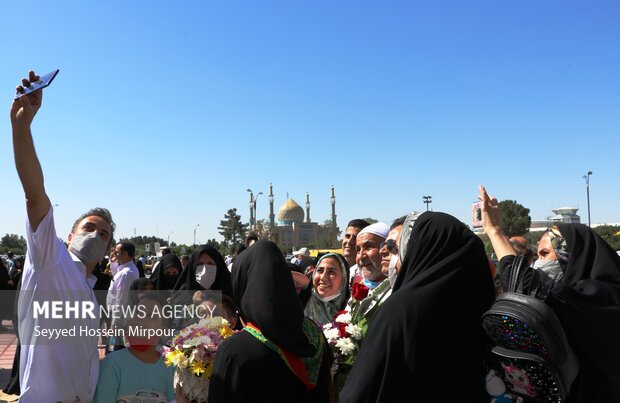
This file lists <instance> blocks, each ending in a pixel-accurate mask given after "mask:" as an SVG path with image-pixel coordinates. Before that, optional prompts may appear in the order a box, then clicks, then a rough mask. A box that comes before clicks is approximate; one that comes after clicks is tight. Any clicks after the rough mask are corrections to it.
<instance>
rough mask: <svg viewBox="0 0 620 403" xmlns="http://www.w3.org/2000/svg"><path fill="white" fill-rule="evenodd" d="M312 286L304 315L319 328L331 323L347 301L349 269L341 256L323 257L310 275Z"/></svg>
mask: <svg viewBox="0 0 620 403" xmlns="http://www.w3.org/2000/svg"><path fill="white" fill-rule="evenodd" d="M312 286H313V289H312V297H311V298H310V301H308V304H307V305H306V309H305V311H304V314H305V315H306V317H308V318H310V319H312V320H313V321H314V322H316V324H318V325H319V326H323V325H325V324H327V323H331V322H333V320H334V315H335V314H336V313H337V312H338V311H340V310H342V309H344V308H345V306H346V304H347V301H348V300H349V267H348V265H347V263H346V262H345V260H344V259H343V258H342V256H340V255H338V254H335V253H329V254H327V255H323V256H322V257H321V259H319V261H318V263H317V265H316V269H315V270H314V272H313V273H312Z"/></svg>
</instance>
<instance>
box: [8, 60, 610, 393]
mask: <svg viewBox="0 0 620 403" xmlns="http://www.w3.org/2000/svg"><path fill="white" fill-rule="evenodd" d="M37 78H38V77H37V76H36V75H35V74H34V73H33V72H31V73H30V76H29V77H28V79H24V80H23V82H22V85H24V86H28V85H29V84H30V82H33V81H36V80H37ZM18 90H19V88H18ZM41 101H42V91H37V92H34V93H32V94H30V95H27V96H25V95H24V96H21V97H20V98H19V99H17V100H16V101H14V103H13V105H12V107H11V113H10V115H11V123H12V128H13V144H14V152H15V164H16V168H17V172H18V174H19V177H20V180H21V183H22V186H23V190H24V193H25V198H26V210H27V237H26V239H27V255H26V258H25V263H24V266H23V270H22V273H20V276H21V278H20V279H18V280H19V281H20V284H19V286H18V289H19V290H20V293H19V300H18V302H17V305H16V306H17V319H16V323H18V330H19V339H20V343H21V348H20V356H19V358H18V360H19V365H18V367H19V382H20V385H19V386H20V388H21V390H20V392H21V397H20V401H22V402H25V403H40V402H48V401H53V402H90V401H95V402H104V403H108V402H117V401H132V400H128V399H129V397H130V396H137V393H139V392H141V391H150V392H157V393H156V396H157V397H153V398H152V399H155V400H140V401H144V402H148V401H157V402H160V401H167V402H175V401H176V402H179V403H182V402H189V401H190V400H189V399H188V397H187V396H186V395H185V394H184V392H183V390H182V389H181V388H180V387H178V386H177V387H175V384H174V369H173V368H170V367H168V366H166V365H164V362H163V360H162V357H161V350H160V347H161V345H162V344H165V343H166V339H165V338H160V339H157V340H155V341H153V339H152V338H150V337H147V338H144V337H143V338H140V337H134V338H127V339H125V340H121V341H120V342H119V341H112V340H106V342H107V343H108V348H107V350H108V354H107V355H106V357H105V358H104V359H103V360H100V358H99V354H98V349H97V345H98V343H99V342H100V341H101V339H99V338H97V337H96V336H89V337H81V338H74V339H72V340H71V341H70V342H67V341H66V340H63V339H59V340H56V341H54V342H52V341H45V340H43V339H42V338H41V337H40V336H38V335H37V328H39V327H45V326H46V325H49V326H51V324H50V323H47V321H48V319H47V318H45V317H40V315H39V316H37V312H36V311H35V308H34V304H35V303H36V302H38V301H39V300H40V299H41V298H42V297H43V296H49V295H53V296H55V297H57V298H58V299H60V300H67V299H70V300H71V301H79V302H85V303H89V304H92V305H93V306H95V305H96V306H98V305H99V304H100V303H101V304H105V305H107V306H108V307H110V306H111V307H114V306H127V305H132V304H134V305H135V304H143V305H144V306H145V307H146V309H147V311H148V312H153V311H156V310H158V309H160V308H161V307H163V306H165V305H167V304H174V305H183V306H193V305H194V306H205V307H211V306H212V305H217V304H218V303H219V304H221V305H222V307H221V309H220V310H219V311H218V312H219V315H221V316H222V317H224V318H225V319H226V320H227V323H230V325H231V328H233V329H235V330H236V332H235V333H234V334H233V335H232V336H231V337H228V338H226V339H225V340H224V341H223V342H222V343H221V344H220V345H219V347H218V349H217V352H216V354H215V359H214V363H213V368H212V373H211V376H210V380H209V382H208V400H209V402H240V403H242V402H274V401H275V402H280V401H282V402H283V401H296V402H335V401H339V402H343V403H349V402H351V403H353V402H394V401H412V402H448V401H450V402H451V401H464V402H486V401H491V399H495V398H497V397H493V396H495V395H490V394H489V393H490V392H489V390H488V389H485V379H486V378H487V376H488V374H487V372H488V370H489V368H488V366H487V365H486V364H485V354H486V353H487V352H488V349H489V345H490V343H489V338H488V336H487V335H486V334H485V332H484V331H483V328H482V326H481V317H482V316H483V314H484V313H485V312H487V311H488V310H489V309H490V308H491V306H492V304H493V303H494V301H495V300H496V298H497V296H498V294H501V293H502V292H503V290H506V289H508V287H509V286H510V285H509V284H508V282H510V281H511V280H510V275H509V274H510V273H511V272H512V271H513V266H517V265H521V264H523V263H522V262H523V261H525V262H526V263H525V264H523V265H524V268H523V270H522V272H523V273H524V274H523V275H522V278H523V279H527V280H523V281H522V282H523V286H522V287H521V288H520V292H522V293H523V295H528V296H532V297H533V298H537V299H538V300H540V301H543V302H544V303H545V304H547V305H548V306H550V307H551V308H552V309H553V311H554V312H555V314H556V315H557V317H558V319H559V321H560V323H561V325H562V328H563V330H564V332H565V333H566V337H567V340H568V344H569V345H570V347H571V348H572V350H574V351H575V354H576V356H577V359H578V361H579V372H578V375H577V377H576V378H575V379H574V381H573V382H572V385H570V392H569V394H568V396H567V398H566V401H568V402H611V401H616V400H617V399H618V396H620V343H618V340H620V256H618V255H617V254H616V252H615V251H613V250H612V249H611V247H609V245H608V244H607V243H606V242H605V241H604V240H603V239H602V238H601V237H600V236H598V235H597V234H596V233H595V232H594V231H592V230H591V229H590V228H589V227H587V226H585V225H580V224H564V225H558V226H557V227H554V228H550V229H549V230H548V231H546V232H544V233H543V236H542V238H541V240H540V242H539V244H538V250H537V253H536V254H532V252H531V251H529V250H527V248H520V245H521V244H520V243H519V242H518V240H517V242H515V241H514V240H513V241H512V242H511V240H510V239H509V238H508V237H506V236H505V235H504V234H503V233H502V232H501V229H500V220H501V214H500V211H499V207H498V202H497V199H496V198H494V197H492V196H489V195H488V194H487V192H486V189H484V188H482V187H481V188H480V189H479V197H480V199H481V201H482V205H481V215H482V223H483V230H484V232H485V233H486V234H487V235H488V236H489V238H490V240H491V242H492V244H493V248H494V250H495V254H496V255H497V257H498V259H499V265H498V267H494V265H493V264H492V263H491V261H490V260H489V259H488V257H487V254H486V252H485V248H484V245H483V243H482V241H481V239H480V237H479V236H477V235H476V234H474V233H473V232H472V231H471V230H470V229H469V227H468V226H467V225H465V224H463V223H462V222H460V221H459V220H457V219H456V218H454V217H452V216H451V215H449V214H445V213H440V212H424V213H412V214H408V215H405V216H403V217H399V218H396V219H395V220H394V221H393V223H391V225H388V224H386V223H381V222H378V223H374V224H369V223H368V222H366V221H364V220H359V219H358V220H352V221H351V222H349V224H348V225H347V227H346V229H345V231H344V234H343V240H342V250H341V253H328V254H325V255H323V256H320V257H319V258H318V259H317V260H316V261H315V260H314V259H313V258H311V257H310V256H309V251H308V250H307V248H301V249H300V250H298V251H295V252H294V254H295V257H294V259H293V260H292V261H287V260H286V259H285V257H284V255H283V254H282V252H281V251H280V249H279V248H278V246H277V245H276V244H275V243H273V242H271V241H269V240H261V239H258V237H251V238H250V239H248V242H247V243H246V244H245V245H243V246H240V247H239V248H238V250H236V253H235V256H234V259H233V258H231V259H229V260H225V259H224V257H223V256H222V255H221V254H220V252H219V251H218V250H217V249H215V248H213V247H210V246H202V247H199V248H197V249H196V250H195V251H193V253H192V254H191V255H190V256H189V258H188V259H187V262H185V263H182V262H181V260H180V259H179V257H177V256H176V255H174V254H172V253H169V254H166V255H164V256H162V257H161V259H160V260H159V262H158V263H157V266H156V267H154V270H153V272H152V274H151V276H150V278H145V277H144V275H143V274H142V273H141V270H139V269H138V267H137V266H136V264H135V262H136V259H135V248H134V246H133V245H132V244H130V243H119V244H117V245H111V241H112V239H113V235H114V229H115V224H114V221H113V219H112V216H111V214H110V212H109V211H108V210H106V209H104V208H95V209H92V210H89V211H88V212H86V213H84V214H82V215H81V216H79V217H78V218H77V219H76V221H75V223H74V225H73V227H72V228H71V232H70V234H69V236H68V238H67V244H66V245H65V244H64V243H63V242H62V241H60V240H59V238H58V237H57V233H56V228H55V226H54V212H53V207H52V205H51V203H50V200H49V198H48V196H47V193H46V190H45V187H44V181H43V171H42V169H41V166H40V164H39V160H38V158H37V155H36V153H35V149H34V141H33V138H32V133H31V131H30V125H31V122H32V120H33V119H34V117H35V115H36V113H37V111H38V110H39V108H40V107H41ZM106 253H109V256H110V261H109V265H106V266H104V267H102V266H101V261H102V260H103V258H104V255H105V254H106ZM519 255H525V256H527V258H526V259H517V258H516V257H517V256H519ZM108 266H109V270H110V276H109V278H108V280H107V283H105V285H103V286H102V284H101V281H104V280H105V277H102V276H101V273H102V271H104V269H105V268H108ZM2 272H3V271H0V274H1V273H2ZM7 275H8V271H7ZM11 279H13V280H15V277H11ZM98 282H99V285H97V283H98ZM498 284H499V285H498ZM12 286H14V287H15V286H16V284H14V283H12ZM93 288H106V289H107V290H108V292H107V297H106V299H105V300H102V299H101V298H99V299H97V297H96V295H95V294H94V292H93ZM213 293H217V295H218V297H217V298H213ZM205 304H206V305H205ZM209 304H211V305H209ZM209 309H211V308H209ZM151 320H152V321H153V322H152V323H151V322H149V323H148V324H146V325H147V326H149V327H150V328H157V329H161V328H165V327H170V326H175V327H177V328H184V327H186V326H188V325H189V323H188V322H181V323H176V324H174V325H172V324H170V323H167V321H165V320H163V319H161V318H158V319H157V320H155V319H151ZM130 321H131V320H130ZM147 321H148V320H147ZM101 322H102V320H101V318H98V317H97V318H90V317H75V318H72V319H71V320H70V321H68V322H67V326H68V325H69V324H70V325H71V326H74V325H80V326H86V327H90V328H99V327H100V326H104V327H106V328H112V329H113V328H115V327H119V326H123V325H126V324H123V323H120V322H118V321H115V320H114V319H112V320H110V321H108V322H106V321H105V320H103V322H104V324H103V325H102V323H101ZM143 324H144V323H143ZM345 325H346V326H345ZM55 326H57V325H55ZM345 336H346V337H345ZM336 340H337V341H336ZM345 359H346V360H345ZM340 379H342V382H340V381H339V380H340ZM504 380H506V379H504ZM508 386H509V385H507V387H508ZM520 391H521V390H520V389H516V390H513V392H514V393H513V394H510V393H508V394H505V395H504V396H503V397H502V398H504V399H509V400H501V401H519V400H518V399H521V401H538V400H536V397H535V396H534V395H529V396H528V395H527V393H526V394H522V393H521V392H520ZM152 396H155V395H152ZM122 399H126V400H122ZM144 399H148V398H144ZM156 399H160V400H156ZM135 401H138V400H135ZM498 401H499V400H498Z"/></svg>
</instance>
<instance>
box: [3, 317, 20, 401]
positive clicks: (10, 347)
mask: <svg viewBox="0 0 620 403" xmlns="http://www.w3.org/2000/svg"><path fill="white" fill-rule="evenodd" d="M2 325H3V326H4V327H6V328H8V330H4V331H0V402H16V401H17V399H19V396H17V395H7V394H5V393H3V392H2V389H4V387H5V386H6V384H7V383H8V382H9V379H10V378H11V368H12V367H13V356H15V348H16V347H17V337H16V336H15V332H14V331H13V325H12V324H11V322H10V321H8V320H5V321H3V322H2Z"/></svg>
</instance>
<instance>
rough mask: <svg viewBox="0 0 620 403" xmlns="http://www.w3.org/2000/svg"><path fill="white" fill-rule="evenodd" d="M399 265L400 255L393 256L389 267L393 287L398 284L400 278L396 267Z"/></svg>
mask: <svg viewBox="0 0 620 403" xmlns="http://www.w3.org/2000/svg"><path fill="white" fill-rule="evenodd" d="M397 264H398V255H394V256H392V258H391V259H390V264H389V265H388V281H389V282H390V285H391V286H392V287H393V286H394V283H395V282H396V277H398V272H397V271H396V265H397Z"/></svg>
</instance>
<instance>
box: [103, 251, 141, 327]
mask: <svg viewBox="0 0 620 403" xmlns="http://www.w3.org/2000/svg"><path fill="white" fill-rule="evenodd" d="M114 254H115V255H116V262H117V263H118V267H117V268H116V273H114V278H112V282H111V283H110V288H109V289H108V296H107V298H106V302H107V305H108V310H109V311H111V308H112V307H121V306H126V305H128V304H129V287H131V283H133V282H134V280H137V279H138V278H139V277H140V273H139V272H138V267H137V266H136V264H135V263H134V260H133V259H134V256H135V254H136V247H135V246H134V244H132V243H131V242H121V243H119V244H118V245H116V247H115V248H114ZM117 309H118V308H117ZM120 313H121V311H120V309H119V310H118V314H120ZM118 314H117V316H119V315H118ZM115 324H116V321H115V320H112V326H114V325H115Z"/></svg>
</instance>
